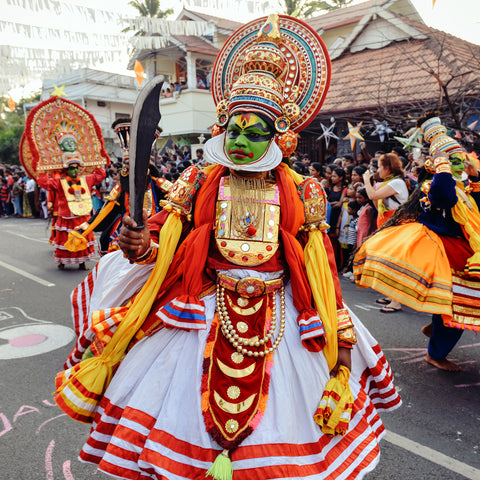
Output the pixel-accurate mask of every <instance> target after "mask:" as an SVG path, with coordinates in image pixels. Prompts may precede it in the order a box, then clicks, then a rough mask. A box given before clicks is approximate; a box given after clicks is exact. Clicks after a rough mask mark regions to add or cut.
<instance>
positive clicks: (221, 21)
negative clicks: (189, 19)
mask: <svg viewBox="0 0 480 480" xmlns="http://www.w3.org/2000/svg"><path fill="white" fill-rule="evenodd" d="M183 10H184V11H186V12H191V13H193V14H194V15H196V16H197V17H200V18H203V19H204V20H205V21H206V22H209V21H211V20H213V21H214V22H215V23H216V24H217V27H218V28H220V29H224V30H230V31H231V32H234V31H235V30H237V28H240V27H241V26H243V22H235V21H233V20H228V19H226V18H220V17H214V16H213V15H207V14H206V13H201V12H196V11H194V10H188V9H186V8H184V9H183Z"/></svg>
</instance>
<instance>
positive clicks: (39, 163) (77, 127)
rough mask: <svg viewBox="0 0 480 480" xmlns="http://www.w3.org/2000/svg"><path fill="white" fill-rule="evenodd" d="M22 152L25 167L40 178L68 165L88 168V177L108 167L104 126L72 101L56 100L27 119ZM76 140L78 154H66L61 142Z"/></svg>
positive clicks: (31, 112) (44, 105)
mask: <svg viewBox="0 0 480 480" xmlns="http://www.w3.org/2000/svg"><path fill="white" fill-rule="evenodd" d="M24 136H25V138H24V140H23V142H22V148H21V149H20V158H21V160H20V161H21V162H22V164H24V163H25V164H28V167H29V169H30V170H31V172H32V173H33V174H34V176H35V177H36V176H37V175H38V173H41V172H55V171H57V172H58V171H60V170H62V169H63V168H65V167H66V166H67V164H68V163H72V162H73V161H74V163H78V164H79V165H83V166H84V167H85V173H90V172H92V171H93V170H94V169H95V168H96V167H98V166H101V165H108V164H109V163H110V158H109V156H108V154H107V152H106V151H105V146H104V144H103V136H102V131H101V129H100V126H99V125H98V123H97V121H96V120H95V118H94V117H93V115H92V114H91V113H90V112H88V111H87V110H85V109H84V108H82V107H80V105H77V104H76V103H74V102H71V101H70V100H67V99H64V98H61V97H57V96H52V97H50V98H48V99H47V100H44V101H43V102H40V103H39V104H38V105H37V106H36V107H35V108H33V109H32V110H31V111H30V113H29V114H28V116H27V119H26V122H25V133H24ZM67 136H69V137H72V138H75V140H76V143H77V145H76V146H77V149H76V151H75V152H64V151H63V150H61V148H60V146H59V143H58V142H59V141H61V140H63V139H65V138H66V137H67Z"/></svg>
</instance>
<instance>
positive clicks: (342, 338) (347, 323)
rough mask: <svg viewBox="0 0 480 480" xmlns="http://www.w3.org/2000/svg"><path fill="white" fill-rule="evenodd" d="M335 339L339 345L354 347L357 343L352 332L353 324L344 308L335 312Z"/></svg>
mask: <svg viewBox="0 0 480 480" xmlns="http://www.w3.org/2000/svg"><path fill="white" fill-rule="evenodd" d="M337 339H338V342H339V345H340V344H341V343H347V344H349V345H355V344H356V343H357V336H356V334H355V331H354V330H353V322H352V319H351V317H350V314H349V313H348V310H347V309H346V308H341V309H339V310H337Z"/></svg>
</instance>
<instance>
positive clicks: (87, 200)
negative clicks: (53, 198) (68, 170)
mask: <svg viewBox="0 0 480 480" xmlns="http://www.w3.org/2000/svg"><path fill="white" fill-rule="evenodd" d="M79 178H80V185H78V186H77V185H75V186H74V187H73V193H71V192H69V190H70V185H69V184H68V182H67V179H66V178H62V179H61V180H60V183H61V185H62V188H63V192H64V193H65V198H66V199H67V203H68V208H69V209H70V212H71V213H72V215H78V216H83V215H88V214H89V213H90V212H91V211H92V208H93V204H92V197H91V195H90V189H89V188H88V185H87V182H86V180H85V177H79ZM82 191H83V193H82Z"/></svg>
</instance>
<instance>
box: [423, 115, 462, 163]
mask: <svg viewBox="0 0 480 480" xmlns="http://www.w3.org/2000/svg"><path fill="white" fill-rule="evenodd" d="M420 128H421V129H422V131H423V136H424V138H425V140H426V141H427V142H428V143H430V149H429V150H430V155H432V156H434V155H436V154H437V153H439V152H444V153H446V154H447V156H450V155H452V154H453V153H461V152H463V148H462V147H461V146H460V144H459V143H458V142H457V141H456V140H455V139H453V138H452V137H449V136H448V135H447V129H446V128H445V127H444V126H443V125H442V122H441V120H440V118H439V117H431V118H428V119H427V120H425V121H424V122H423V123H422V124H421V126H420Z"/></svg>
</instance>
